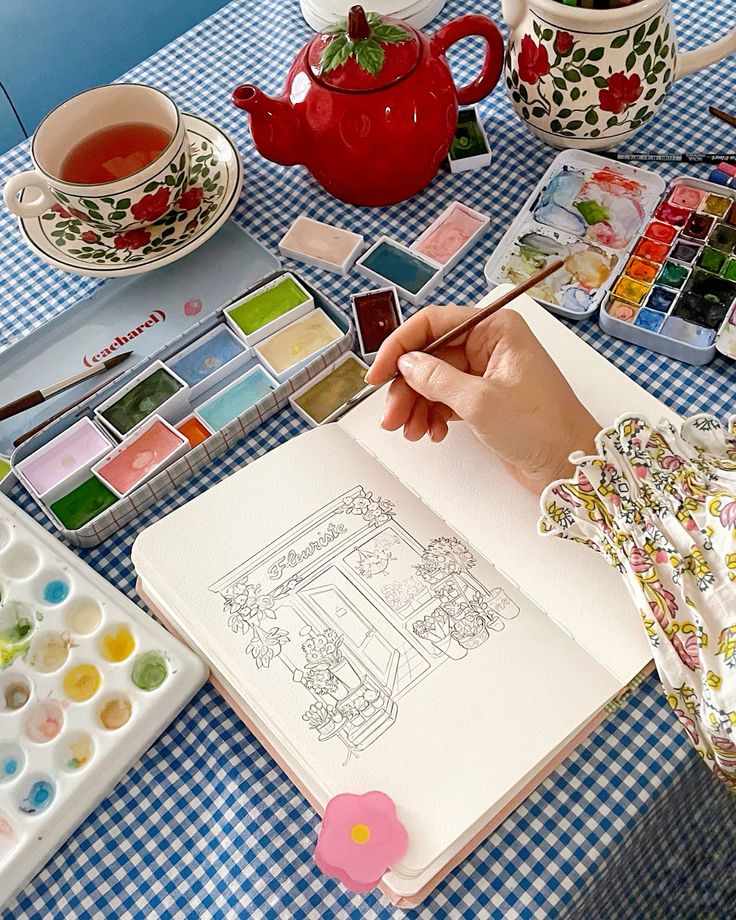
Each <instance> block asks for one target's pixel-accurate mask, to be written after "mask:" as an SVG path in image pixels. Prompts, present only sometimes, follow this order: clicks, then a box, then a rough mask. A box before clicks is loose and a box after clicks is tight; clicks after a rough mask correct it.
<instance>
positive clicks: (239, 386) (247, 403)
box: [194, 365, 278, 431]
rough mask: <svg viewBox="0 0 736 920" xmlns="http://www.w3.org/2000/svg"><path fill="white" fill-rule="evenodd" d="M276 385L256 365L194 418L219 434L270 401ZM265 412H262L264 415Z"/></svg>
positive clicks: (209, 401)
mask: <svg viewBox="0 0 736 920" xmlns="http://www.w3.org/2000/svg"><path fill="white" fill-rule="evenodd" d="M276 389H278V382H277V381H276V380H274V378H273V377H272V376H271V375H270V374H269V373H268V372H267V371H265V370H264V369H263V368H262V367H260V366H259V365H256V366H255V367H252V368H251V369H250V370H249V371H247V372H246V373H245V374H243V376H242V377H239V378H238V379H237V380H234V381H233V382H232V383H231V384H229V385H228V386H226V387H225V389H224V390H221V391H220V392H219V393H217V394H216V395H215V396H212V397H210V399H208V400H207V402H205V403H202V405H201V406H199V407H198V408H197V409H195V412H194V414H195V416H196V417H197V418H198V419H199V420H200V421H201V422H203V424H204V425H205V426H206V427H207V428H209V429H210V430H212V431H220V430H221V429H222V428H225V427H226V426H227V425H229V424H230V423H231V422H233V421H235V419H236V418H238V416H240V415H242V414H243V413H244V412H247V410H248V409H251V408H253V407H254V406H261V405H263V404H264V403H265V401H266V400H269V399H272V397H273V393H274V391H275V390H276ZM266 414H267V413H265V412H264V416H265V415H266Z"/></svg>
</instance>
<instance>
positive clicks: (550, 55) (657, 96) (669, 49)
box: [501, 0, 736, 150]
mask: <svg viewBox="0 0 736 920" xmlns="http://www.w3.org/2000/svg"><path fill="white" fill-rule="evenodd" d="M501 2H502V7H503V16H504V19H505V20H506V24H507V25H508V27H509V32H510V34H509V45H508V49H507V52H506V65H505V66H506V86H507V88H508V92H509V95H510V96H511V102H512V105H513V106H514V108H515V109H516V112H517V114H518V115H519V116H520V117H521V118H522V119H523V120H524V121H525V122H526V124H527V125H528V127H529V128H530V129H531V130H532V131H533V132H534V133H535V134H538V135H539V136H540V137H541V138H542V139H543V140H545V141H547V143H548V144H552V145H554V146H555V147H579V148H584V149H587V150H600V149H606V148H608V147H613V146H615V145H617V144H620V143H622V142H623V141H625V140H628V138H630V137H631V136H632V135H633V134H634V133H635V132H636V131H637V130H638V129H639V128H640V127H641V126H642V125H644V124H645V123H646V122H647V121H649V119H650V118H651V117H652V116H653V115H655V114H656V113H657V112H658V111H659V109H660V107H661V106H662V103H663V102H664V100H665V97H666V95H667V92H668V91H669V89H670V87H671V86H672V84H673V83H674V82H675V80H677V79H678V78H679V77H682V76H685V75H686V74H688V73H692V71H694V70H699V69H701V68H703V67H708V66H710V65H711V64H714V63H715V62H716V61H719V60H720V59H721V58H724V57H726V56H727V55H729V54H733V53H734V52H736V29H733V30H732V31H731V32H729V33H728V34H727V35H725V36H724V37H723V38H722V39H721V40H720V41H717V42H715V43H714V44H712V45H706V46H705V47H704V48H699V49H698V50H696V51H689V52H687V53H685V54H678V53H677V49H676V40H675V30H674V24H673V21H672V9H671V4H670V0H638V2H636V3H632V4H631V5H629V6H622V7H615V8H613V9H608V10H599V9H595V10H592V9H587V8H585V7H576V6H568V5H567V4H565V3H560V2H558V0H501ZM729 15H731V16H732V14H729ZM727 18H728V17H727Z"/></svg>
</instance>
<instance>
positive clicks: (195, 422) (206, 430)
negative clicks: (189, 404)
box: [176, 413, 214, 450]
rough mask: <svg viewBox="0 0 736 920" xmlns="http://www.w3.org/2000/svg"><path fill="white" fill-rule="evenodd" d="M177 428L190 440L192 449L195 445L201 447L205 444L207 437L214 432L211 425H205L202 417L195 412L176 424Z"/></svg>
mask: <svg viewBox="0 0 736 920" xmlns="http://www.w3.org/2000/svg"><path fill="white" fill-rule="evenodd" d="M176 430H177V431H178V432H179V433H180V434H183V435H184V437H185V438H186V439H187V441H189V446H190V447H191V448H192V450H194V448H195V447H199V445H200V444H203V443H204V442H205V441H206V440H207V438H209V437H210V436H211V435H212V434H214V432H213V431H212V430H211V429H210V427H209V426H208V425H205V423H204V422H203V421H202V419H201V418H197V416H196V415H195V414H194V413H192V414H191V415H188V416H187V417H186V418H184V419H182V420H181V421H180V422H179V424H178V425H177V426H176Z"/></svg>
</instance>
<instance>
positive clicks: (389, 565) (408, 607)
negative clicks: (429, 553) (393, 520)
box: [344, 526, 432, 620]
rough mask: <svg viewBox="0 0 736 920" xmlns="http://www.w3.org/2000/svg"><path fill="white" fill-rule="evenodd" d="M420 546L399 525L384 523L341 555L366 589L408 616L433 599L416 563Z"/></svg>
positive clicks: (420, 550)
mask: <svg viewBox="0 0 736 920" xmlns="http://www.w3.org/2000/svg"><path fill="white" fill-rule="evenodd" d="M422 550H423V547H422V545H421V544H420V543H418V542H417V541H416V540H414V539H413V538H412V537H411V536H409V534H408V533H407V532H406V531H405V530H404V529H403V528H401V527H398V526H385V527H383V528H381V529H380V530H379V532H378V533H377V534H376V535H375V536H373V537H371V538H370V539H369V540H366V542H365V543H362V544H361V545H360V546H358V547H356V549H354V550H353V552H351V553H348V554H347V556H345V557H344V562H345V563H346V565H348V566H349V567H350V569H351V570H352V571H353V572H355V574H356V575H357V576H358V578H359V579H360V581H361V582H362V583H363V584H365V585H366V587H367V588H368V590H369V592H371V593H372V594H375V595H376V596H377V597H378V599H379V600H381V601H383V603H384V604H386V605H387V606H388V607H389V608H390V609H391V610H392V611H393V612H394V613H395V614H396V615H397V616H399V617H401V618H402V619H404V620H405V619H407V617H410V616H411V615H412V614H414V613H416V612H417V611H419V610H421V608H422V607H423V606H424V605H425V604H427V603H428V602H429V601H431V600H432V593H431V591H430V590H429V587H428V585H427V583H426V582H425V581H424V580H423V579H422V578H421V577H420V575H419V573H418V571H417V567H418V566H419V565H420V563H421V562H422Z"/></svg>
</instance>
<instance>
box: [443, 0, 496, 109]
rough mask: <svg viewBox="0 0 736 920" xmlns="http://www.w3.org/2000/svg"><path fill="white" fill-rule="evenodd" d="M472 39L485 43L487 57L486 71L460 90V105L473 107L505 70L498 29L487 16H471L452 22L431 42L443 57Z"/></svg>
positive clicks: (483, 70) (458, 97) (485, 61)
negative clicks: (460, 43)
mask: <svg viewBox="0 0 736 920" xmlns="http://www.w3.org/2000/svg"><path fill="white" fill-rule="evenodd" d="M471 35H480V37H481V38H482V39H483V40H484V41H485V43H486V56H485V58H484V60H483V67H482V68H481V71H480V73H479V74H478V76H477V77H476V78H475V80H473V82H472V83H468V85H467V86H461V87H460V88H459V89H457V101H458V102H459V103H460V105H470V104H471V103H473V102H480V100H481V99H484V98H485V97H486V96H487V95H488V94H489V93H490V91H491V90H492V89H493V87H494V86H495V85H496V83H498V78H499V77H500V76H501V68H502V66H503V38H502V37H501V33H500V32H499V30H498V26H497V25H496V24H495V22H494V21H493V20H492V19H489V18H488V17H487V16H480V15H478V14H476V13H472V14H470V15H468V16H460V18H459V19H453V21H452V22H448V23H447V25H446V26H443V27H442V28H441V29H439V31H437V32H436V33H435V34H434V35H433V36H432V38H431V39H430V44H431V47H432V51H433V52H434V53H435V54H437V55H442V56H444V54H445V52H446V51H447V49H448V48H449V47H450V45H454V44H455V42H457V41H460V39H461V38H468V37H469V36H471Z"/></svg>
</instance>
